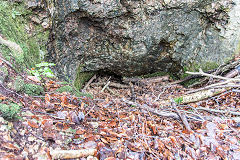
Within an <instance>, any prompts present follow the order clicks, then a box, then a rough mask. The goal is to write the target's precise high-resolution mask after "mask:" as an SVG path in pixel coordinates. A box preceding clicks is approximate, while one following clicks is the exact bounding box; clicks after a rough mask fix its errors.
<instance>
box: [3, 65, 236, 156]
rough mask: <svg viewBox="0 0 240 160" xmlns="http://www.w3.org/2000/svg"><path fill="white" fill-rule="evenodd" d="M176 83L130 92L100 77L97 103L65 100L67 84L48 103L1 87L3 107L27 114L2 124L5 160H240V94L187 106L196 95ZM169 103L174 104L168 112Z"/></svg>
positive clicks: (49, 92) (50, 93)
mask: <svg viewBox="0 0 240 160" xmlns="http://www.w3.org/2000/svg"><path fill="white" fill-rule="evenodd" d="M0 63H1V65H4V66H6V67H8V66H7V65H6V64H4V62H2V61H0ZM8 71H9V72H11V73H10V74H11V75H12V76H13V77H14V76H15V77H16V76H17V73H15V72H14V71H13V70H12V69H11V68H9V67H8ZM23 77H25V78H27V77H28V76H27V75H24V76H23ZM28 81H29V80H28ZM173 82H174V81H172V80H170V79H169V78H168V76H165V77H160V78H159V77H158V80H157V81H154V80H152V79H143V80H141V81H135V82H134V83H132V82H131V83H130V87H125V86H126V84H120V82H119V81H117V80H115V79H114V78H110V77H103V76H97V78H96V79H95V80H94V81H93V82H92V84H90V85H89V87H88V88H86V90H85V91H86V92H88V93H90V94H91V95H92V96H93V97H85V96H83V97H76V96H74V95H71V94H70V93H67V92H63V93H58V92H56V89H57V88H59V87H61V86H63V84H62V83H60V82H59V81H53V80H46V82H45V83H44V84H41V85H44V86H45V93H44V95H42V96H29V95H26V94H20V93H17V92H15V91H14V90H10V89H9V88H7V87H6V85H4V84H1V85H0V103H1V104H7V105H9V104H11V103H14V104H18V105H19V106H21V111H20V112H19V114H18V116H19V117H18V118H16V119H14V120H6V119H4V118H3V115H2V117H1V116H0V143H1V144H0V157H1V159H81V160H86V159H87V160H95V159H100V160H117V159H129V160H138V159H139V160H145V159H149V160H157V159H179V160H180V159H213V160H215V159H216V160H217V159H240V117H239V116H240V101H239V99H240V90H239V89H238V88H237V87H232V88H228V89H226V90H225V91H224V92H221V93H219V94H217V95H215V96H212V97H209V98H207V99H204V100H200V101H197V102H191V103H187V104H181V103H180V102H181V99H180V98H176V97H181V96H182V95H184V94H185V93H187V92H189V91H192V90H194V89H193V88H184V87H183V86H182V85H180V84H177V83H175V84H174V83H173ZM33 83H36V82H34V81H33ZM111 84H114V85H111ZM195 89H196V88H195ZM166 99H170V103H166V104H163V102H165V101H166Z"/></svg>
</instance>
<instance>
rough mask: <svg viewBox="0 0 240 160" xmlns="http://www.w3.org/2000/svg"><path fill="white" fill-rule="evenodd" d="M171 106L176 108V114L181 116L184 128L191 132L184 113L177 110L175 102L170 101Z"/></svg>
mask: <svg viewBox="0 0 240 160" xmlns="http://www.w3.org/2000/svg"><path fill="white" fill-rule="evenodd" d="M172 106H173V108H174V109H175V110H176V112H177V114H178V116H179V117H180V118H181V120H182V122H183V125H184V126H185V128H186V130H187V131H188V132H190V133H193V130H192V129H191V127H190V125H189V123H188V120H187V117H186V115H185V114H184V112H182V113H181V112H180V111H179V110H178V108H177V107H176V103H174V102H172Z"/></svg>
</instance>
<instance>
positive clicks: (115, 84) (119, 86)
mask: <svg viewBox="0 0 240 160" xmlns="http://www.w3.org/2000/svg"><path fill="white" fill-rule="evenodd" d="M104 85H106V84H105V83H101V82H99V83H92V84H91V86H104ZM108 86H109V87H114V88H118V89H124V88H129V86H128V85H124V84H120V83H114V82H111V83H110V84H109V85H108Z"/></svg>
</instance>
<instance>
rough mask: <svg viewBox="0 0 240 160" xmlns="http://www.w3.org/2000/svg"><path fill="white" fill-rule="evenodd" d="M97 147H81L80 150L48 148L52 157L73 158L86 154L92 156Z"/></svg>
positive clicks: (85, 155)
mask: <svg viewBox="0 0 240 160" xmlns="http://www.w3.org/2000/svg"><path fill="white" fill-rule="evenodd" d="M96 152H97V149H81V150H50V155H51V156H52V159H74V158H82V157H88V156H94V155H95V154H96Z"/></svg>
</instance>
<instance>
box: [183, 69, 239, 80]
mask: <svg viewBox="0 0 240 160" xmlns="http://www.w3.org/2000/svg"><path fill="white" fill-rule="evenodd" d="M186 73H188V74H192V75H202V76H207V77H212V78H218V79H223V80H229V81H240V79H239V78H228V77H222V76H216V75H212V74H208V73H204V72H203V71H202V69H199V72H186Z"/></svg>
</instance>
